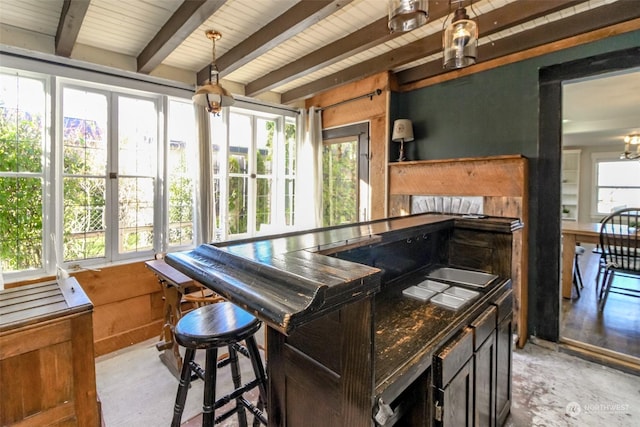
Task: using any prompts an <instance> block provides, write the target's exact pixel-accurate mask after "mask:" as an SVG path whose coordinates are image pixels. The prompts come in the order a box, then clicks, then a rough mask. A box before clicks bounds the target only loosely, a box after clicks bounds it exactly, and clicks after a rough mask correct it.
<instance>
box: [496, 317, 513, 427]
mask: <svg viewBox="0 0 640 427" xmlns="http://www.w3.org/2000/svg"><path fill="white" fill-rule="evenodd" d="M511 336H512V321H511V316H507V317H506V318H504V319H503V320H502V321H500V323H499V324H498V329H497V334H496V356H497V371H496V374H497V375H496V417H497V418H498V425H502V424H504V422H505V420H506V419H507V416H508V415H509V411H510V409H511V351H512V349H511V346H512V343H511Z"/></svg>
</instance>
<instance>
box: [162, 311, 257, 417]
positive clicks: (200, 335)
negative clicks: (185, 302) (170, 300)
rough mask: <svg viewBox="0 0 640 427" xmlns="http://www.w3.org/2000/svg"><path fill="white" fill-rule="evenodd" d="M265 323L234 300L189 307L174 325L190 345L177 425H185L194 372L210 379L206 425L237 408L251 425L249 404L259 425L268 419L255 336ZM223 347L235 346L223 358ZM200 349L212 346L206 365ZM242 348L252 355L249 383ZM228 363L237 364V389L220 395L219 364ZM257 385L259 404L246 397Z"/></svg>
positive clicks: (183, 342) (206, 391) (180, 339)
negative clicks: (241, 359)
mask: <svg viewBox="0 0 640 427" xmlns="http://www.w3.org/2000/svg"><path fill="white" fill-rule="evenodd" d="M261 324H262V322H260V320H258V319H256V318H255V317H254V316H252V315H251V314H249V313H247V312H246V311H244V310H242V309H240V308H238V307H236V306H235V305H233V304H231V303H229V302H218V303H215V304H210V305H205V306H204V307H201V308H198V309H195V310H193V311H191V312H189V313H187V314H186V315H185V316H184V317H182V318H181V319H180V320H179V321H178V324H177V325H176V327H175V330H174V336H175V340H176V342H177V343H178V344H180V345H181V346H183V347H185V348H186V352H185V356H184V360H183V366H182V373H181V375H180V386H179V387H178V393H177V395H176V402H175V406H174V410H173V421H172V423H171V426H172V427H179V426H180V423H181V421H182V412H183V410H184V404H185V401H186V398H187V391H188V389H189V384H190V383H191V379H192V374H193V378H200V379H202V380H204V401H203V405H202V425H203V427H212V426H213V425H214V424H217V423H220V422H222V421H223V420H225V419H226V418H228V417H230V416H231V415H233V414H237V416H238V424H239V425H240V426H243V427H244V426H246V425H247V416H246V413H245V409H248V410H249V411H250V412H251V413H252V414H253V415H254V422H253V425H254V426H258V425H259V424H260V423H262V424H265V425H266V424H267V420H266V418H265V416H264V414H263V413H262V410H263V409H264V405H266V398H267V392H266V383H267V379H266V374H265V371H264V366H263V365H262V360H261V358H260V352H259V350H258V345H257V343H256V340H255V337H254V335H255V333H256V332H257V331H258V330H259V329H260V326H261ZM241 341H244V342H245V344H246V347H244V346H242V345H240V342H241ZM220 347H227V348H228V350H229V353H228V356H225V357H224V358H222V359H221V360H219V359H218V348H220ZM196 350H206V359H205V369H202V367H200V365H198V364H197V363H196V362H195V361H194V358H195V352H196ZM238 353H240V354H241V355H243V356H246V357H248V358H249V360H250V361H251V366H252V368H253V373H254V375H255V379H254V380H252V381H250V382H248V383H246V384H244V385H243V384H242V382H241V377H240V365H239V363H238ZM227 365H229V366H230V367H231V378H232V380H233V385H234V387H235V389H234V390H233V391H232V392H231V393H229V394H227V395H225V396H222V397H220V398H219V399H217V400H216V399H215V394H216V372H217V369H218V368H222V367H224V366H227ZM256 387H257V388H258V390H259V398H258V403H257V406H256V405H253V404H252V403H251V402H249V401H248V400H247V399H246V398H245V397H244V393H246V392H248V391H250V390H252V389H254V388H256ZM232 400H235V401H236V406H235V407H234V408H232V409H230V410H227V411H226V412H224V413H223V414H221V415H219V416H218V417H215V418H214V412H215V410H216V409H219V408H221V407H222V406H224V405H226V404H227V403H229V402H231V401H232Z"/></svg>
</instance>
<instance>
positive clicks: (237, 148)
mask: <svg viewBox="0 0 640 427" xmlns="http://www.w3.org/2000/svg"><path fill="white" fill-rule="evenodd" d="M229 126H230V128H231V130H232V131H231V132H230V133H229V157H228V171H229V192H228V198H227V212H228V216H227V218H228V230H229V233H230V234H242V233H246V232H247V231H248V230H249V228H248V223H247V218H248V217H247V213H248V210H249V206H248V201H249V199H248V197H249V194H250V192H249V185H250V182H249V152H250V148H251V140H252V138H251V136H252V131H251V129H252V126H251V117H249V116H244V115H240V114H231V115H230V116H229Z"/></svg>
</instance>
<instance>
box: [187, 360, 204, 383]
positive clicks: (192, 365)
mask: <svg viewBox="0 0 640 427" xmlns="http://www.w3.org/2000/svg"><path fill="white" fill-rule="evenodd" d="M189 367H190V368H191V372H193V373H194V374H195V375H196V376H197V377H198V378H200V379H201V380H202V381H204V369H202V366H200V365H199V364H198V363H197V362H195V361H194V360H192V361H191V362H189ZM191 379H193V376H192V377H191Z"/></svg>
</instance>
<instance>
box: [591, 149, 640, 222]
mask: <svg viewBox="0 0 640 427" xmlns="http://www.w3.org/2000/svg"><path fill="white" fill-rule="evenodd" d="M631 161H635V160H623V159H621V158H620V153H616V152H597V153H592V154H591V171H592V173H591V177H592V178H591V206H590V211H591V216H592V217H596V218H597V217H603V216H606V215H609V214H610V213H611V212H599V211H598V190H599V189H600V188H613V187H611V186H602V187H600V186H599V185H598V171H599V164H600V163H611V162H620V163H622V162H625V163H626V162H631ZM639 164H640V163H639ZM615 188H620V187H615ZM624 188H637V189H640V185H637V186H625V187H624Z"/></svg>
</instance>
